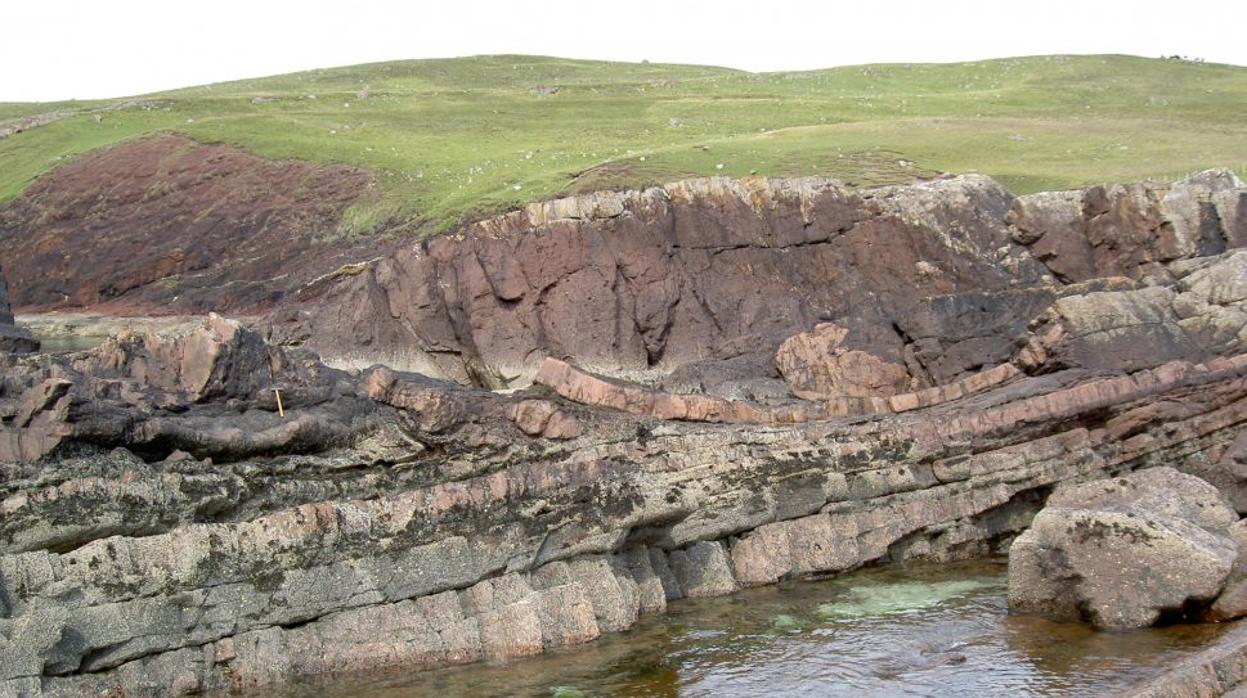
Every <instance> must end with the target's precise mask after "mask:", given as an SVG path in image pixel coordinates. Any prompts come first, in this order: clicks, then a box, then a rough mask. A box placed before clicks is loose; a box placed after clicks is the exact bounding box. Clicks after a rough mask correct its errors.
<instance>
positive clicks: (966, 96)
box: [0, 56, 1247, 232]
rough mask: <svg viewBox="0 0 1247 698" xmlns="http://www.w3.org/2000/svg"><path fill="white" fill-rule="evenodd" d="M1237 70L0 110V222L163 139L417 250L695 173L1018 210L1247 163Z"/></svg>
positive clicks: (569, 81) (735, 77)
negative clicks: (219, 144)
mask: <svg viewBox="0 0 1247 698" xmlns="http://www.w3.org/2000/svg"><path fill="white" fill-rule="evenodd" d="M1245 106H1247V68H1240V67H1234V66H1225V65H1210V64H1196V63H1190V62H1185V61H1171V60H1159V59H1144V58H1134V57H1126V56H1085V57H1066V56H1048V57H1035V58H1015V59H1002V60H993V61H983V62H977V63H960V64H940V65H876V66H854V67H844V68H835V69H831V70H822V71H812V72H799V73H767V74H753V73H745V72H740V71H735V70H729V69H723V68H712V67H695V66H674V65H651V64H620V63H603V62H593V61H573V60H565V59H558V58H543V57H528V56H484V57H474V58H462V59H447V60H422V61H403V62H394V63H379V64H372V65H362V66H354V67H347V68H335V69H328V70H318V71H311V72H306V73H296V74H291V75H283V76H275V77H269V78H261V79H257V80H245V81H239V82H231V83H223V84H217V85H209V86H203V87H194V88H188V89H183V90H177V91H173V92H167V93H161V94H156V95H147V96H144V97H141V98H132V99H129V100H116V101H104V102H95V103H61V104H47V105H29V104H0V132H2V131H3V129H4V126H5V123H6V122H7V123H9V124H12V123H14V122H15V121H14V120H16V119H21V118H29V117H31V116H32V115H38V114H44V113H47V112H53V111H55V112H60V113H61V114H63V115H64V116H63V118H60V119H59V120H57V121H55V122H53V123H50V124H46V125H41V126H37V127H35V128H30V129H28V130H25V131H22V132H20V133H16V134H14V135H10V136H8V137H6V138H2V139H0V203H2V202H3V201H6V200H9V199H11V198H13V197H15V196H17V195H18V194H19V193H20V192H21V191H23V190H24V188H25V187H26V186H27V185H28V184H29V183H30V182H31V181H32V180H33V179H34V178H36V177H38V176H39V175H40V174H42V173H44V172H47V171H48V170H50V169H52V168H53V167H55V166H56V165H57V164H58V163H60V162H63V161H64V159H65V158H67V157H70V156H73V155H75V154H77V153H81V152H84V151H87V150H91V149H93V148H97V147H101V146H106V145H109V144H113V143H117V142H119V141H122V140H125V139H129V138H134V137H137V136H141V135H143V134H148V133H152V132H157V131H165V130H174V131H179V132H184V133H186V134H189V135H191V136H193V137H195V138H197V139H200V140H206V141H223V142H227V143H231V144H236V145H239V146H241V147H243V148H245V149H247V150H250V151H252V152H254V153H257V154H260V155H264V156H268V157H275V158H301V159H307V160H312V161H319V162H344V163H349V164H354V165H359V166H363V167H367V168H370V169H372V170H374V171H376V172H377V173H378V181H379V182H380V184H379V186H378V187H377V188H376V190H375V191H374V192H372V193H371V194H370V195H369V196H367V197H365V198H364V199H363V200H361V202H360V203H357V204H356V205H355V206H354V207H353V209H352V210H351V211H350V212H349V215H348V216H347V218H346V221H345V222H344V225H343V227H344V229H345V230H346V231H367V230H372V229H375V228H377V227H379V226H380V225H381V224H383V223H389V224H390V227H393V226H394V225H395V224H397V225H399V226H400V227H405V228H411V229H419V230H422V231H425V232H428V231H433V230H439V229H444V228H446V227H448V226H449V225H452V224H454V223H456V222H458V221H461V220H463V219H465V218H471V217H474V216H478V215H483V214H486V213H491V212H494V211H497V210H501V209H505V208H509V207H512V206H515V205H517V204H520V203H524V202H527V201H532V200H535V199H540V198H545V197H548V196H550V195H553V194H557V193H562V192H569V191H579V190H585V189H592V188H599V187H618V186H636V185H642V184H647V183H656V182H661V181H667V180H672V179H677V178H680V177H684V176H690V175H708V174H727V175H737V176H743V175H748V174H751V173H757V174H760V175H770V176H795V175H807V174H826V175H831V176H836V177H840V178H842V179H845V180H846V181H849V182H851V183H861V184H870V183H884V182H890V181H900V180H908V179H910V178H912V177H913V176H915V175H918V174H923V173H929V172H931V171H937V170H938V171H950V172H966V171H978V172H982V173H985V174H989V175H991V176H993V177H996V178H998V179H1000V180H1001V181H1003V182H1004V183H1005V184H1006V185H1008V186H1009V187H1011V188H1012V189H1013V190H1014V191H1015V192H1017V193H1023V192H1029V191H1035V190H1040V189H1051V188H1063V187H1073V186H1077V185H1083V184H1088V183H1092V182H1100V181H1127V180H1140V179H1145V178H1150V177H1155V178H1173V177H1176V176H1179V175H1182V174H1185V173H1187V172H1189V171H1192V170H1196V169H1202V168H1206V167H1212V166H1225V167H1231V168H1234V169H1237V170H1239V171H1241V170H1242V168H1243V167H1244V163H1247V119H1244V118H1243V110H1244V107H1245Z"/></svg>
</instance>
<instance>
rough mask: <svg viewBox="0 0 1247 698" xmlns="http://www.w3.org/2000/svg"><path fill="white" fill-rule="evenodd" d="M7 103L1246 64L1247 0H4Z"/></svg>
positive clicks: (1, 75) (0, 94)
mask: <svg viewBox="0 0 1247 698" xmlns="http://www.w3.org/2000/svg"><path fill="white" fill-rule="evenodd" d="M4 5H5V6H4V7H3V8H0V101H33V100H39V101H45V100H54V99H69V98H79V99H84V98H96V97H117V96H124V95H130V94H139V93H144V92H152V91H157V90H162V89H169V88H174V87H185V86H189V85H197V84H202V83H207V82H218V81H222V80H231V79H236V78H244V77H259V76H263V75H271V74H274V73H283V72H290V71H295V70H303V69H307V68H319V67H329V66H337V65H349V64H353V63H365V62H371V61H381V60H392V59H400V58H431V57H443V56H465V55H473V54H483V53H529V54H544V55H555V56H567V57H573V58H600V59H608V60H627V61H639V60H642V59H649V60H651V61H654V62H678V63H702V64H714V65H724V66H730V67H735V68H744V69H748V70H786V69H806V68H827V67H832V66H837V65H849V64H857V63H876V62H917V61H955V60H971V59H979V58H993V57H1004V56H1021V55H1034V54H1046V53H1130V54H1136V55H1143V56H1159V55H1162V54H1164V55H1171V54H1175V53H1176V54H1183V55H1188V56H1197V57H1202V58H1205V59H1207V60H1208V61H1212V62H1220V63H1235V64H1238V65H1247V40H1245V39H1244V34H1243V31H1244V27H1245V26H1247V0H1198V1H1197V2H1191V3H1190V4H1185V3H1178V2H1174V0H1126V1H1123V0H1038V1H1032V0H995V1H994V2H993V1H987V0H852V1H850V2H842V1H838V0H837V1H830V0H829V1H824V2H817V1H811V2H794V1H792V0H770V1H768V0H748V1H744V2H741V1H737V0H713V1H710V0H689V1H684V2H680V1H678V0H667V1H665V2H655V1H653V0H612V1H611V2H593V1H591V0H579V1H573V0H540V1H538V0H528V1H524V0H513V1H511V2H482V1H480V0H437V1H435V2H428V3H425V2H400V1H398V0H334V1H332V2H326V1H323V0H206V1H204V0H200V1H197V2H187V1H186V0H7V1H6V2H5V3H4Z"/></svg>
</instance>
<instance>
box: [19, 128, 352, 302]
mask: <svg viewBox="0 0 1247 698" xmlns="http://www.w3.org/2000/svg"><path fill="white" fill-rule="evenodd" d="M368 184H369V176H368V175H367V174H366V173H364V172H361V171H359V170H355V169H352V168H348V167H341V166H330V167H320V166H317V165H313V164H310V163H304V162H277V161H272V160H266V159H263V158H259V157H256V156H253V155H249V154H247V153H244V152H242V151H240V150H237V149H235V148H231V147H229V146H226V145H204V144H200V143H197V142H195V141H192V140H190V139H188V138H184V137H181V136H172V135H166V136H156V137H152V138H147V139H143V140H140V141H135V142H132V143H127V144H123V145H119V146H117V147H114V148H108V149H105V150H100V151H95V152H92V153H89V154H86V155H83V156H80V157H78V158H75V159H74V160H73V161H71V162H69V163H68V164H66V165H63V166H61V167H59V168H57V169H56V170H55V171H54V172H53V173H51V174H50V175H48V176H46V177H43V178H41V179H40V180H39V181H37V182H35V183H34V184H33V185H31V187H30V188H29V189H28V190H27V191H26V192H25V193H24V194H22V195H21V196H20V197H18V198H17V199H16V200H15V201H14V202H12V203H11V204H9V205H7V206H4V207H2V208H0V264H3V266H4V268H5V270H6V272H7V273H8V275H9V281H10V284H11V291H12V294H13V296H12V300H13V305H15V306H16V307H19V308H23V309H26V310H46V309H53V308H61V307H88V308H93V309H97V310H99V309H104V310H107V309H113V310H116V311H119V312H138V313H156V314H159V313H168V312H205V311H209V310H218V311H240V310H253V309H255V308H257V307H265V306H269V305H271V304H272V303H274V302H275V301H276V300H278V299H280V298H281V297H283V296H284V295H285V294H287V293H289V292H291V291H292V290H295V289H298V288H300V287H301V286H302V285H303V284H306V283H307V282H309V281H310V280H312V279H314V278H316V277H317V276H319V275H321V274H326V273H329V272H332V271H333V270H335V269H337V268H338V267H340V266H341V265H342V264H343V263H344V262H345V261H354V260H355V257H354V256H353V253H357V252H358V250H355V249H353V248H352V246H351V245H348V244H343V243H342V241H332V242H330V241H325V240H320V239H318V237H319V236H324V235H326V234H328V233H332V232H333V230H334V228H335V226H336V225H337V223H338V220H339V218H340V217H341V215H342V211H343V210H345V209H346V207H347V206H349V205H350V204H351V202H353V201H354V200H355V199H356V198H357V197H358V196H359V195H360V194H361V193H362V192H363V191H364V190H365V188H366V187H367V186H368Z"/></svg>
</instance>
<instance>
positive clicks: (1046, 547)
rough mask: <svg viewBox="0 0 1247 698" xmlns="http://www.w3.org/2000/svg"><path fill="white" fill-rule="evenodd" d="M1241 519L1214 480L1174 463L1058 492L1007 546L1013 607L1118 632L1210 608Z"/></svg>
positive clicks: (1228, 566)
mask: <svg viewBox="0 0 1247 698" xmlns="http://www.w3.org/2000/svg"><path fill="white" fill-rule="evenodd" d="M1237 522H1238V514H1237V513H1236V512H1235V511H1234V510H1233V509H1232V508H1231V507H1230V505H1229V503H1228V502H1226V501H1225V500H1224V498H1223V497H1222V496H1221V493H1220V492H1218V491H1217V489H1216V488H1215V487H1213V486H1212V485H1210V484H1208V483H1207V482H1204V481H1203V480H1200V479H1199V478H1197V477H1193V476H1191V475H1185V474H1183V473H1179V472H1178V471H1176V470H1174V469H1172V468H1167V467H1159V468H1148V469H1146V470H1141V471H1139V472H1136V473H1132V474H1129V475H1123V476H1120V477H1116V478H1112V479H1107V480H1096V481H1093V482H1089V483H1086V484H1082V485H1078V486H1075V487H1068V488H1062V489H1058V490H1057V491H1056V492H1055V493H1054V494H1053V495H1052V496H1051V497H1050V498H1049V499H1048V503H1047V506H1045V507H1044V509H1043V510H1042V511H1040V512H1039V514H1038V515H1037V516H1036V517H1035V520H1034V521H1032V522H1031V527H1030V528H1029V529H1027V531H1026V532H1025V533H1023V534H1022V535H1021V536H1019V537H1018V538H1017V540H1015V541H1014V542H1013V545H1012V547H1010V549H1009V607H1010V608H1011V609H1012V610H1015V611H1021V612H1041V613H1047V614H1051V615H1057V616H1064V617H1068V618H1084V619H1086V620H1088V621H1090V622H1091V623H1093V624H1095V625H1096V626H1097V627H1101V628H1110V629H1127V628H1140V627H1146V626H1149V625H1152V624H1154V623H1156V622H1157V621H1158V620H1160V619H1161V617H1162V615H1163V614H1165V613H1169V614H1171V615H1174V616H1179V615H1181V614H1184V613H1191V612H1192V611H1193V610H1194V609H1197V608H1207V607H1208V606H1210V605H1212V604H1213V602H1214V600H1216V599H1217V597H1218V596H1219V595H1220V594H1221V592H1222V590H1223V589H1224V588H1225V585H1226V581H1227V580H1228V579H1229V577H1230V572H1231V570H1232V568H1233V566H1234V563H1235V560H1236V558H1237V556H1238V546H1237V543H1236V542H1235V541H1234V540H1233V539H1231V538H1230V536H1229V530H1230V527H1231V526H1233V525H1235V524H1236V523H1237ZM1232 602H1233V600H1230V603H1232ZM1225 615H1229V614H1225Z"/></svg>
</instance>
